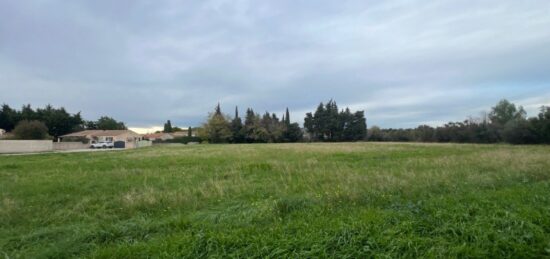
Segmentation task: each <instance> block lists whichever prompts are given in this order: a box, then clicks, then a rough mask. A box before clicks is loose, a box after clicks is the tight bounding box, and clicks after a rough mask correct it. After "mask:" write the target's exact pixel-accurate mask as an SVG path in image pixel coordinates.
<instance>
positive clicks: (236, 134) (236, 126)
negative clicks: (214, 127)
mask: <svg viewBox="0 0 550 259" xmlns="http://www.w3.org/2000/svg"><path fill="white" fill-rule="evenodd" d="M231 134H232V137H231V142H233V143H242V142H244V133H243V122H242V120H241V118H240V117H239V109H238V107H237V106H235V117H234V118H233V120H232V121H231Z"/></svg>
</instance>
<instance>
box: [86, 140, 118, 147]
mask: <svg viewBox="0 0 550 259" xmlns="http://www.w3.org/2000/svg"><path fill="white" fill-rule="evenodd" d="M114 147H115V144H114V143H113V142H108V141H101V142H97V143H93V144H92V145H91V146H90V148H114Z"/></svg>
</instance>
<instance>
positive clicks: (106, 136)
mask: <svg viewBox="0 0 550 259" xmlns="http://www.w3.org/2000/svg"><path fill="white" fill-rule="evenodd" d="M75 137H76V138H78V137H85V138H87V139H88V140H89V144H91V143H94V142H102V141H109V142H118V141H123V142H124V146H125V147H126V148H135V147H137V142H139V141H141V140H143V137H142V136H141V135H139V134H137V133H135V132H133V131H131V130H84V131H80V132H74V133H71V134H67V135H63V136H60V137H59V138H60V139H61V141H63V139H68V138H75ZM115 145H116V143H115Z"/></svg>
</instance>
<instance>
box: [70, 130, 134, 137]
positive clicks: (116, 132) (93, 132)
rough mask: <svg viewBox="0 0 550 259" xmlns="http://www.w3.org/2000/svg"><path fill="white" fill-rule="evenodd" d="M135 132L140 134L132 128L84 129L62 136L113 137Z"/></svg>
mask: <svg viewBox="0 0 550 259" xmlns="http://www.w3.org/2000/svg"><path fill="white" fill-rule="evenodd" d="M126 133H129V134H133V135H139V134H137V133H135V132H133V131H131V130H84V131H79V132H73V133H70V134H66V135H63V136H61V137H87V136H93V137H111V136H118V135H122V134H126Z"/></svg>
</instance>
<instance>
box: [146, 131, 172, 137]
mask: <svg viewBox="0 0 550 259" xmlns="http://www.w3.org/2000/svg"><path fill="white" fill-rule="evenodd" d="M166 135H169V136H171V135H170V134H168V133H163V132H161V133H151V134H145V135H143V137H144V138H161V137H163V136H166Z"/></svg>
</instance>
